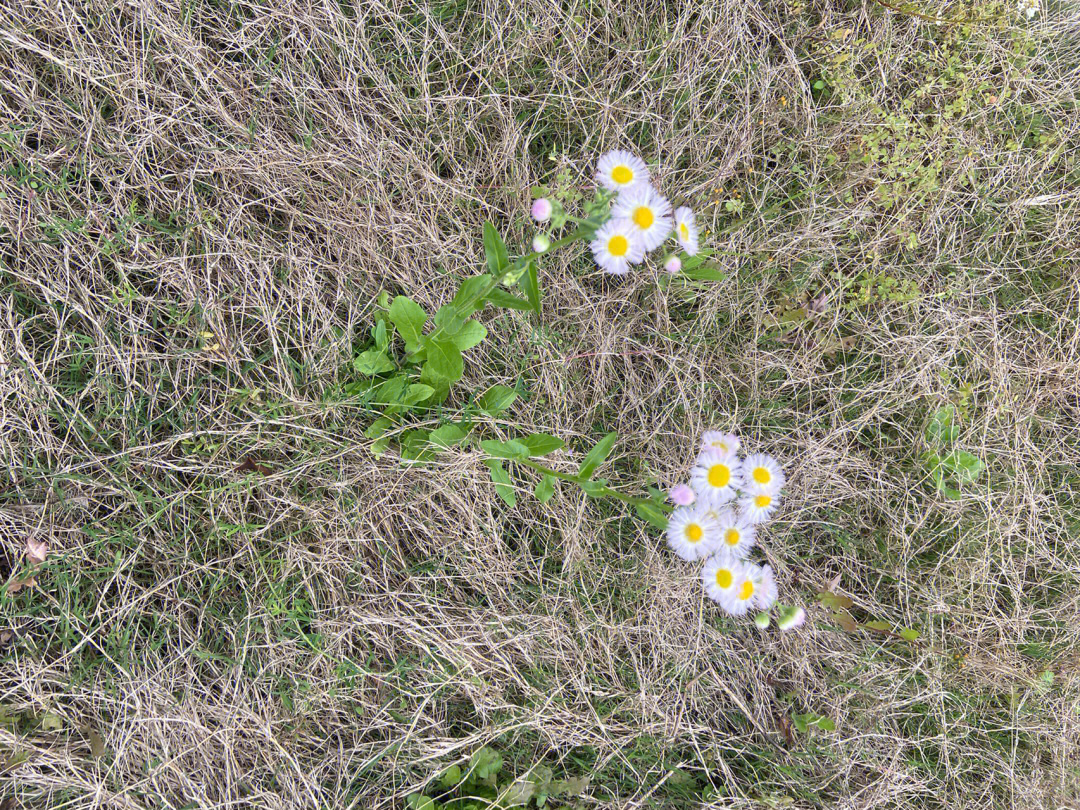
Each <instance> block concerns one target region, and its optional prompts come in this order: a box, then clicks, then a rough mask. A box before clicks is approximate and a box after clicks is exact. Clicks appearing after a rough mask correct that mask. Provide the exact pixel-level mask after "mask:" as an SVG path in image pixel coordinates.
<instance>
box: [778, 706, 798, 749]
mask: <svg viewBox="0 0 1080 810" xmlns="http://www.w3.org/2000/svg"><path fill="white" fill-rule="evenodd" d="M776 727H777V728H778V729H780V731H781V733H782V734H783V735H784V739H785V740H786V741H787V744H788V745H789V746H791V747H794V745H795V734H794V732H792V730H791V720H789V719H788V717H787V715H783V714H778V715H776Z"/></svg>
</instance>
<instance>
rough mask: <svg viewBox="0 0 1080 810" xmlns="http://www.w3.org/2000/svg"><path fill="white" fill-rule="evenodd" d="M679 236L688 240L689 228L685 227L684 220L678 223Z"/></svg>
mask: <svg viewBox="0 0 1080 810" xmlns="http://www.w3.org/2000/svg"><path fill="white" fill-rule="evenodd" d="M679 236H681V237H682V238H683V240H684V241H689V239H690V229H689V228H687V227H686V223H685V222H680V223H679Z"/></svg>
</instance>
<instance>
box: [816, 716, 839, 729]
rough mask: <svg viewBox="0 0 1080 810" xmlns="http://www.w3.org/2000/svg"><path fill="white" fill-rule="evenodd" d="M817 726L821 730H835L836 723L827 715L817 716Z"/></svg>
mask: <svg viewBox="0 0 1080 810" xmlns="http://www.w3.org/2000/svg"><path fill="white" fill-rule="evenodd" d="M817 727H818V728H820V729H821V730H822V731H836V723H834V722H833V721H832V720H831V719H830V718H828V717H819V718H818V721H817Z"/></svg>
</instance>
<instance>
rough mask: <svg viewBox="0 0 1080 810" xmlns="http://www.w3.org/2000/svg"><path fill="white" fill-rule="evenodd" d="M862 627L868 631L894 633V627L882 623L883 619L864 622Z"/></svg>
mask: <svg viewBox="0 0 1080 810" xmlns="http://www.w3.org/2000/svg"><path fill="white" fill-rule="evenodd" d="M862 626H863V627H865V628H867V629H868V630H881V631H882V632H886V633H891V632H892V625H891V624H889V623H888V622H883V621H881V619H872V620H871V621H868V622H863V623H862Z"/></svg>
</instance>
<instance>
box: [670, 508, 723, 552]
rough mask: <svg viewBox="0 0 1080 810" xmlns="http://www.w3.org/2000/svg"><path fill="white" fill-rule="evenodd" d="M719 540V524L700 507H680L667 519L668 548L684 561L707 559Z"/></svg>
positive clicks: (706, 510)
mask: <svg viewBox="0 0 1080 810" xmlns="http://www.w3.org/2000/svg"><path fill="white" fill-rule="evenodd" d="M719 539H720V526H719V524H717V522H716V520H715V519H713V518H712V517H710V516H709V514H708V509H706V508H705V507H703V506H701V505H698V506H681V507H679V508H678V509H676V510H675V511H674V512H672V513H671V517H670V518H668V528H667V542H668V546H669V547H670V548H671V550H672V551H674V552H675V553H676V554H678V555H679V556H680V557H681V558H682V559H684V560H688V561H689V560H700V559H703V558H705V557H708V556H709V555H710V554H712V553H713V552H714V551H715V550H716V546H717V542H718V541H719Z"/></svg>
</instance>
